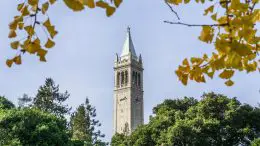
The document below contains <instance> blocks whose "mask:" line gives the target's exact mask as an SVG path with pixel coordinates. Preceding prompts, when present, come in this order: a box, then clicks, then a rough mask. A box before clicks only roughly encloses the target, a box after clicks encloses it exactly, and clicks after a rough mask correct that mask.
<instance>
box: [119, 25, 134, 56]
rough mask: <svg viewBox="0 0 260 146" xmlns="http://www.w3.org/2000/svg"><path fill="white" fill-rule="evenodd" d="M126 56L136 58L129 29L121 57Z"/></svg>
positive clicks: (128, 29)
mask: <svg viewBox="0 0 260 146" xmlns="http://www.w3.org/2000/svg"><path fill="white" fill-rule="evenodd" d="M128 55H132V56H133V57H135V58H136V57H137V56H136V53H135V48H134V44H133V41H132V37H131V32H130V27H128V28H127V34H126V39H125V43H124V46H123V51H122V54H121V57H123V56H128Z"/></svg>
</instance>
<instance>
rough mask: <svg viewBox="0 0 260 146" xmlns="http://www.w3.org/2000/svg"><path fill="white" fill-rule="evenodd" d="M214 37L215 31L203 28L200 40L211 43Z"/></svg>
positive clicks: (207, 27)
mask: <svg viewBox="0 0 260 146" xmlns="http://www.w3.org/2000/svg"><path fill="white" fill-rule="evenodd" d="M213 37H214V29H213V28H212V27H210V26H203V27H202V31H201V33H200V36H199V39H200V40H201V41H203V42H206V43H211V42H212V39H213Z"/></svg>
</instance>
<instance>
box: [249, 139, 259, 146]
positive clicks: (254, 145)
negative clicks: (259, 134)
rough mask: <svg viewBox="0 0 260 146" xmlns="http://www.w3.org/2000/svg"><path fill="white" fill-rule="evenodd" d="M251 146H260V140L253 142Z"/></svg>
mask: <svg viewBox="0 0 260 146" xmlns="http://www.w3.org/2000/svg"><path fill="white" fill-rule="evenodd" d="M251 146H260V138H258V139H255V140H254V141H252V143H251Z"/></svg>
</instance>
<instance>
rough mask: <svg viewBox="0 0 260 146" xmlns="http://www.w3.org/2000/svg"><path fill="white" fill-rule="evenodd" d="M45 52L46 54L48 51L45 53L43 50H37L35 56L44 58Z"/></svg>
mask: <svg viewBox="0 0 260 146" xmlns="http://www.w3.org/2000/svg"><path fill="white" fill-rule="evenodd" d="M47 52H48V51H46V50H44V49H39V50H38V51H37V55H38V56H39V57H45V55H46V54H47Z"/></svg>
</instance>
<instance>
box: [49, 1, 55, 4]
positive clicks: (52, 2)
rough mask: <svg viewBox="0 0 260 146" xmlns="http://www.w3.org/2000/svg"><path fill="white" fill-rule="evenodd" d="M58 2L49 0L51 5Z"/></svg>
mask: <svg viewBox="0 0 260 146" xmlns="http://www.w3.org/2000/svg"><path fill="white" fill-rule="evenodd" d="M56 1H57V0H49V2H50V3H51V4H54V3H55V2H56Z"/></svg>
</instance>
